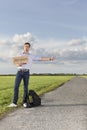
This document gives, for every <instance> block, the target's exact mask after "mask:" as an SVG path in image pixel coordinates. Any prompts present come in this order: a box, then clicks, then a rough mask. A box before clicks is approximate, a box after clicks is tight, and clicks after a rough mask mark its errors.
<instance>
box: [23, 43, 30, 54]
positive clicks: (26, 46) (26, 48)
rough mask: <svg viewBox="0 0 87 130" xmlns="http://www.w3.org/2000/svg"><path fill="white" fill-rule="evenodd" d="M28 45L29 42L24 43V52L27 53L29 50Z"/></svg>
mask: <svg viewBox="0 0 87 130" xmlns="http://www.w3.org/2000/svg"><path fill="white" fill-rule="evenodd" d="M30 46H31V45H30V43H29V42H26V43H25V44H24V52H29V48H30Z"/></svg>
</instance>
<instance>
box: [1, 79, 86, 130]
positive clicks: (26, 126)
mask: <svg viewBox="0 0 87 130" xmlns="http://www.w3.org/2000/svg"><path fill="white" fill-rule="evenodd" d="M0 130H87V79H85V78H81V77H76V78H73V79H72V80H70V81H69V82H67V83H65V84H64V85H63V86H61V87H60V88H58V89H56V90H54V91H52V92H49V93H47V94H45V95H44V96H43V98H42V106H40V107H36V108H27V109H26V108H20V109H17V110H16V111H14V112H12V113H9V114H8V115H7V116H6V117H5V118H3V119H2V120H0Z"/></svg>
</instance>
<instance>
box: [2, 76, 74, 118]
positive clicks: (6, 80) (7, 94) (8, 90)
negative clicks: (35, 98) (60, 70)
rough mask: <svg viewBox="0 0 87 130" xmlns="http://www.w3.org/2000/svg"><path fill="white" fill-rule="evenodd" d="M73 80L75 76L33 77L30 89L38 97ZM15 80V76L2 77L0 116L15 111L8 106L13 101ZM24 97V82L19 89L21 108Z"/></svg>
mask: <svg viewBox="0 0 87 130" xmlns="http://www.w3.org/2000/svg"><path fill="white" fill-rule="evenodd" d="M71 78H73V76H31V77H30V81H29V89H33V90H35V91H36V92H37V93H38V95H42V94H44V93H46V92H49V91H52V90H54V89H56V88H58V87H59V86H60V85H62V84H63V83H65V82H66V81H68V80H70V79H71ZM14 80H15V76H0V116H1V115H3V114H5V113H7V112H9V111H11V110H14V108H8V105H9V104H10V103H11V102H12V99H13V89H14V87H13V85H14ZM22 97H23V81H22V82H21V84H20V88H19V100H18V105H19V107H20V105H21V103H22Z"/></svg>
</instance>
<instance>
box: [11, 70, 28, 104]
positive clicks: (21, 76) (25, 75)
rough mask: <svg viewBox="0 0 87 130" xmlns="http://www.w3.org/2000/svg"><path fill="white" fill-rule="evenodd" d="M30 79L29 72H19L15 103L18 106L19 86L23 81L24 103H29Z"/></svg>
mask: <svg viewBox="0 0 87 130" xmlns="http://www.w3.org/2000/svg"><path fill="white" fill-rule="evenodd" d="M29 77H30V74H29V70H27V71H22V70H20V71H18V72H17V74H16V79H15V85H14V99H13V103H15V104H17V101H18V94H19V86H20V83H21V80H22V79H23V83H24V96H23V103H26V102H27V98H28V82H29Z"/></svg>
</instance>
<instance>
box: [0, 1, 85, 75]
mask: <svg viewBox="0 0 87 130" xmlns="http://www.w3.org/2000/svg"><path fill="white" fill-rule="evenodd" d="M26 41H29V42H31V44H32V48H31V52H32V53H34V54H36V55H40V56H51V55H53V56H54V57H55V58H56V59H55V61H53V62H45V63H42V62H41V63H34V64H33V67H32V70H31V72H32V73H34V72H36V73H40V72H41V73H43V72H48V73H49V72H51V73H87V67H86V66H87V1H86V0H83V1H82V0H34V1H33V0H15V1H12V0H0V73H1V74H4V73H16V67H15V66H14V65H13V64H12V61H11V57H12V56H15V55H16V53H17V52H18V51H19V50H22V47H23V44H24V42H26Z"/></svg>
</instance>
